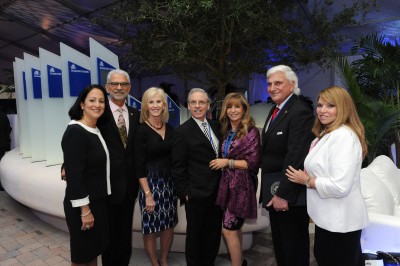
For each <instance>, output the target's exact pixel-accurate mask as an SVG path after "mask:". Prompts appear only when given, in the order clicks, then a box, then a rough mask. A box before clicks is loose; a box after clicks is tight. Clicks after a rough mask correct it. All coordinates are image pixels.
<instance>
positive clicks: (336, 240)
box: [286, 86, 368, 266]
mask: <svg viewBox="0 0 400 266" xmlns="http://www.w3.org/2000/svg"><path fill="white" fill-rule="evenodd" d="M312 131H313V133H314V135H315V136H316V139H315V140H314V141H313V142H312V143H311V147H310V152H309V154H308V155H307V157H306V159H305V162H304V169H305V170H304V171H302V170H296V169H294V168H293V167H291V166H289V168H288V169H287V170H286V175H287V177H288V178H289V180H290V181H292V182H295V183H298V184H302V185H305V186H307V211H308V214H309V215H310V217H311V219H312V220H313V221H314V222H315V243H314V256H315V259H316V261H317V263H318V265H319V266H330V265H332V266H333V265H346V266H353V265H354V266H358V265H364V263H363V262H362V258H361V257H362V253H361V245H360V237H361V230H362V229H363V228H364V227H365V226H366V225H367V224H368V213H367V209H366V206H365V203H364V200H363V197H362V194H361V187H360V171H361V163H362V161H363V158H364V157H365V155H366V154H367V144H366V141H365V132H364V127H363V125H362V124H361V121H360V119H359V117H358V115H357V111H356V108H355V106H354V103H353V100H352V98H351V96H350V95H349V93H348V92H347V91H346V90H345V89H343V88H340V87H336V86H334V87H329V88H327V89H325V90H323V91H321V92H320V94H319V96H318V105H317V118H316V121H315V123H314V127H313V129H312Z"/></svg>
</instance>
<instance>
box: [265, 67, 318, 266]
mask: <svg viewBox="0 0 400 266" xmlns="http://www.w3.org/2000/svg"><path fill="white" fill-rule="evenodd" d="M267 79H268V92H269V94H270V96H271V98H272V100H273V101H274V103H275V104H276V108H272V110H271V111H270V113H269V115H268V116H267V121H266V123H265V125H264V129H263V132H262V166H261V167H262V183H261V187H262V191H264V192H263V194H265V191H269V189H270V188H269V187H268V188H267V187H266V186H267V184H266V183H267V182H266V180H267V178H271V174H272V175H274V174H275V175H278V176H279V177H280V178H281V181H280V183H279V187H277V190H276V192H275V195H274V196H273V197H272V199H268V200H265V195H261V196H260V199H261V200H263V206H264V207H266V208H267V210H268V211H269V217H270V222H271V232H272V240H273V244H274V250H275V257H276V261H277V263H278V266H289V265H290V266H293V265H297V266H306V265H309V256H310V254H309V253H310V246H309V245H310V244H309V234H308V223H309V218H308V214H307V208H306V202H305V186H300V185H298V184H295V183H292V182H290V181H289V180H288V179H287V177H286V176H285V171H286V169H287V168H288V166H289V165H291V166H293V167H294V168H296V169H303V168H304V166H303V163H304V159H305V157H306V155H307V153H308V150H309V147H310V143H311V141H312V140H313V135H312V133H311V129H312V126H313V123H314V115H313V108H312V106H311V105H310V104H309V103H307V102H306V101H305V100H303V99H302V98H301V97H299V96H297V95H296V92H299V89H298V79H297V76H296V74H295V73H294V72H293V71H292V69H291V68H290V67H288V66H284V65H280V66H276V67H273V68H271V69H270V70H268V72H267ZM277 108H278V109H277Z"/></svg>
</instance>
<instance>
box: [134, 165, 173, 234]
mask: <svg viewBox="0 0 400 266" xmlns="http://www.w3.org/2000/svg"><path fill="white" fill-rule="evenodd" d="M147 182H148V183H149V188H150V191H151V193H152V194H153V199H154V201H155V204H156V206H155V208H154V211H153V212H147V211H146V210H145V209H144V208H145V207H146V200H145V195H144V192H143V191H142V190H140V192H139V204H140V210H141V213H142V233H143V234H145V235H146V234H151V233H156V232H160V231H163V230H166V229H168V228H173V227H175V226H176V224H177V223H178V212H177V204H178V198H177V195H176V191H175V188H174V184H173V182H172V178H171V172H170V164H169V161H165V160H163V161H158V162H152V163H149V164H148V165H147Z"/></svg>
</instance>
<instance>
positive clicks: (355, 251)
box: [314, 225, 365, 266]
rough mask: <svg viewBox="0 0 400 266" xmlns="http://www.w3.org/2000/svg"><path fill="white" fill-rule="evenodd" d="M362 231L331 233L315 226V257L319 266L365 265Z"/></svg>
mask: <svg viewBox="0 0 400 266" xmlns="http://www.w3.org/2000/svg"><path fill="white" fill-rule="evenodd" d="M360 237H361V230H357V231H353V232H348V233H335V232H330V231H327V230H325V229H322V228H320V227H318V226H317V225H316V226H315V243H314V256H315V260H316V261H317V263H318V266H336V265H344V266H361V265H365V262H364V261H363V259H362V252H361V243H360Z"/></svg>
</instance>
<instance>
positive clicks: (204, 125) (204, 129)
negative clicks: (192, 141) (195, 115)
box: [201, 122, 218, 158]
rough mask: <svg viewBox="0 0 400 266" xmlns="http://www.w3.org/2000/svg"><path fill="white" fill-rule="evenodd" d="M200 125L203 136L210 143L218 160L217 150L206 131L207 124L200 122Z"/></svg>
mask: <svg viewBox="0 0 400 266" xmlns="http://www.w3.org/2000/svg"><path fill="white" fill-rule="evenodd" d="M201 125H202V126H203V132H204V135H206V137H207V139H208V140H209V141H210V143H211V146H212V148H213V150H214V152H215V156H216V158H218V149H217V148H216V147H215V144H214V141H213V140H212V138H211V134H210V131H209V130H208V124H207V123H206V122H202V123H201Z"/></svg>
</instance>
